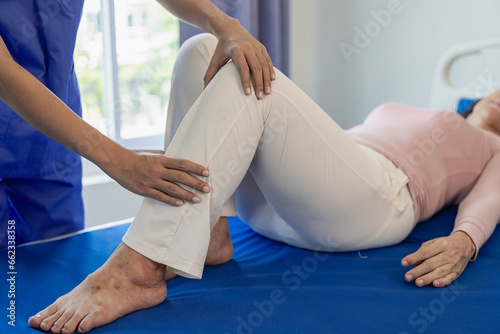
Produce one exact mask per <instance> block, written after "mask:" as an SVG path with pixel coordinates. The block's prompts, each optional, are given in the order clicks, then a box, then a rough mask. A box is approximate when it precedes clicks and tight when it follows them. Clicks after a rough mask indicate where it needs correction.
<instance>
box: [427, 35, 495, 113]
mask: <svg viewBox="0 0 500 334" xmlns="http://www.w3.org/2000/svg"><path fill="white" fill-rule="evenodd" d="M477 53H480V54H482V55H483V56H484V58H485V60H486V62H485V65H484V67H483V68H482V70H481V71H480V72H479V73H478V75H477V77H476V78H475V79H474V80H472V81H470V82H469V83H467V84H465V85H464V86H461V87H456V86H454V85H453V83H452V80H451V79H450V75H451V70H452V66H453V64H454V63H455V62H456V61H457V60H459V59H460V58H461V57H462V56H466V55H472V54H477ZM435 73H436V74H435V77H434V82H433V87H432V92H431V97H430V101H429V107H430V108H435V109H450V108H451V107H456V105H457V103H458V101H459V100H460V99H461V98H470V99H479V98H481V97H484V96H486V95H488V94H490V93H492V92H493V91H495V90H497V89H500V39H491V40H483V41H476V42H472V43H468V44H462V45H458V46H456V47H454V48H452V49H450V50H449V51H448V52H446V53H445V54H444V55H443V56H442V57H441V59H440V61H439V63H438V66H437V69H436V72H435Z"/></svg>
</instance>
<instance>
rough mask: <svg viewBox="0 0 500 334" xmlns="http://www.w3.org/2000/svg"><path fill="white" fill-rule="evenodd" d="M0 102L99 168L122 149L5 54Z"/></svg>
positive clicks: (0, 57)
mask: <svg viewBox="0 0 500 334" xmlns="http://www.w3.org/2000/svg"><path fill="white" fill-rule="evenodd" d="M1 44H2V43H0V51H4V50H1ZM0 99H1V100H3V101H4V102H5V103H6V104H7V105H9V106H10V107H11V108H12V109H13V110H14V111H15V112H16V113H17V114H19V116H21V117H22V118H23V119H24V120H26V121H27V122H28V123H29V124H31V125H32V126H33V127H35V128H36V129H37V130H39V131H40V132H42V133H43V134H45V135H46V136H48V137H50V138H52V139H54V140H55V141H57V142H59V143H60V144H62V145H64V146H66V147H68V148H69V149H71V150H73V151H74V152H76V153H78V154H80V155H82V156H83V157H85V158H87V159H89V160H90V161H92V162H94V163H95V164H96V165H98V166H100V167H101V168H102V167H103V166H106V165H107V164H109V163H111V162H112V159H113V158H112V157H113V155H114V154H118V153H120V152H122V151H123V150H125V148H123V147H122V146H120V145H119V144H118V143H116V142H114V141H112V140H110V139H109V138H107V137H106V136H104V135H103V134H102V133H100V132H99V131H98V130H97V129H95V128H94V127H92V126H91V125H90V124H88V123H87V122H85V121H84V120H83V119H81V118H80V117H78V116H77V115H76V114H75V113H74V112H73V111H71V109H69V108H68V107H67V106H66V105H65V104H64V103H63V102H62V101H61V100H60V99H59V98H58V97H57V96H55V95H54V94H53V93H52V92H51V91H50V90H49V89H47V88H46V87H45V86H44V85H43V84H42V83H40V82H39V81H38V80H37V79H36V78H35V77H33V76H32V75H31V74H30V73H29V72H28V71H26V70H25V69H24V68H22V67H21V66H20V65H19V64H17V63H16V62H15V61H14V60H12V58H11V57H10V55H9V54H8V53H7V54H6V53H3V54H1V55H0Z"/></svg>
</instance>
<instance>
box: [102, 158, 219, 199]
mask: <svg viewBox="0 0 500 334" xmlns="http://www.w3.org/2000/svg"><path fill="white" fill-rule="evenodd" d="M163 154H164V152H163V151H156V150H138V151H132V150H127V149H126V150H124V151H122V152H120V154H118V155H117V156H115V157H114V158H115V159H114V160H115V161H114V163H113V165H111V166H106V168H103V170H104V171H105V172H106V173H107V174H108V175H109V176H111V177H112V178H113V179H115V180H116V181H117V182H118V183H119V184H120V185H121V186H123V187H124V188H126V189H128V190H130V191H132V192H134V193H136V194H138V195H141V196H146V197H151V198H153V199H156V200H158V201H161V202H164V203H167V204H170V205H174V206H180V205H182V204H183V201H189V202H193V203H197V202H199V201H200V199H199V197H198V196H196V195H195V194H194V193H192V192H191V191H189V190H186V189H184V188H183V187H181V186H179V185H177V184H180V185H186V186H189V187H191V188H193V189H196V190H198V191H200V192H204V193H206V192H209V190H210V187H209V186H208V184H207V183H205V182H203V181H202V180H200V179H198V178H197V177H195V176H193V175H191V174H190V173H193V174H196V175H200V176H208V170H207V169H206V168H205V167H203V166H201V165H198V164H196V163H194V162H191V161H188V160H183V159H174V158H169V157H166V156H164V155H163ZM101 168H102V167H101ZM204 173H205V174H204ZM205 187H206V188H205ZM204 188H205V189H204Z"/></svg>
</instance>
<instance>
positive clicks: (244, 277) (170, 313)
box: [0, 207, 500, 334]
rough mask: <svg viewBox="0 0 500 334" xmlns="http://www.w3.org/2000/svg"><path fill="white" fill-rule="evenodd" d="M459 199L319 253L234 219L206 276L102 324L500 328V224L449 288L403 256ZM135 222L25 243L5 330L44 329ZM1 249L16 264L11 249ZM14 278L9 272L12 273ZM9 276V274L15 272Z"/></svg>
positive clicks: (446, 221)
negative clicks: (392, 239) (410, 227)
mask: <svg viewBox="0 0 500 334" xmlns="http://www.w3.org/2000/svg"><path fill="white" fill-rule="evenodd" d="M455 214H456V208H454V207H452V208H447V209H445V210H443V211H442V212H440V213H439V214H437V215H436V216H435V217H433V218H432V219H431V220H429V221H428V222H425V223H422V224H419V225H418V226H417V227H416V229H415V230H414V231H413V232H412V233H411V235H410V236H409V237H408V238H407V239H406V240H405V241H404V242H403V243H401V244H399V245H396V246H392V247H386V248H380V249H374V250H367V251H362V252H348V253H333V254H328V253H314V252H311V251H306V250H302V249H298V248H294V247H290V246H287V245H285V244H282V243H279V242H275V241H272V240H269V239H266V238H264V237H261V236H259V235H257V234H256V233H254V232H253V231H252V230H251V229H250V228H249V227H247V226H246V225H245V224H244V223H243V222H241V221H240V220H238V219H236V218H233V219H230V230H231V235H232V238H233V242H234V246H235V253H234V257H233V260H231V261H230V262H229V263H227V264H224V265H221V266H217V267H208V268H206V269H205V272H204V275H203V279H202V280H191V279H185V278H182V277H179V278H175V279H173V280H172V281H169V282H168V283H167V287H168V296H167V300H166V301H165V302H163V303H162V304H160V305H159V306H157V307H154V308H150V309H147V310H142V311H138V312H135V313H133V314H130V315H128V316H126V317H124V318H121V319H119V320H117V321H115V322H114V323H112V324H109V325H107V326H104V327H101V328H97V329H95V330H93V331H92V333H96V334H99V333H106V334H107V333H120V334H123V333H131V334H132V333H133V334H137V333H204V334H205V333H223V334H226V333H227V334H233V333H245V334H249V333H396V334H403V333H453V334H457V333H467V334H470V333H500V315H499V314H500V286H499V283H500V276H499V274H498V272H499V271H500V232H499V231H498V230H497V231H496V232H495V233H494V234H493V236H492V237H491V239H490V240H489V241H488V242H487V243H486V245H485V246H484V247H483V248H482V249H481V251H480V254H479V257H478V258H477V260H476V261H475V262H472V263H470V264H469V265H468V267H467V269H466V270H465V272H464V273H463V274H462V276H461V277H460V278H459V279H458V280H457V281H456V282H455V283H453V284H452V285H451V286H449V287H446V288H433V287H423V288H417V287H416V286H415V285H414V284H412V283H407V282H406V281H405V280H404V273H405V272H406V271H407V269H406V268H403V267H402V266H401V265H400V261H401V259H402V258H403V257H404V256H405V255H407V254H409V253H411V252H414V251H415V250H417V249H418V247H419V246H420V244H421V243H422V242H424V241H426V240H429V239H431V238H434V237H439V236H445V235H448V234H449V232H450V231H451V230H452V227H453V221H454V217H455ZM127 227H128V224H122V225H118V226H113V227H109V228H106V229H101V230H95V231H91V232H86V233H83V234H79V235H75V236H72V237H68V238H65V239H62V240H58V241H52V242H48V243H43V244H36V245H31V246H26V247H19V248H17V250H16V268H15V269H16V272H17V274H16V275H15V325H16V326H15V327H12V326H10V325H8V321H10V319H9V318H8V317H6V316H5V315H8V314H9V312H10V311H9V310H7V308H8V307H9V302H10V301H11V300H14V299H13V298H8V291H9V284H7V285H2V286H5V287H4V288H2V292H1V295H2V296H1V298H0V301H1V303H2V304H1V309H3V310H4V312H5V315H4V316H3V317H2V320H1V322H0V333H36V332H37V331H35V330H33V329H31V328H29V326H28V324H27V321H28V317H29V316H31V315H33V314H35V313H36V312H37V311H39V310H41V309H43V308H44V307H46V306H47V305H49V304H50V303H52V302H53V301H54V300H55V299H56V298H57V297H59V296H60V295H62V294H65V293H67V292H68V291H70V290H71V289H72V288H73V287H75V286H76V285H77V284H79V283H80V282H81V281H82V280H83V279H84V278H85V277H86V276H87V275H88V274H90V273H91V272H93V271H94V270H96V269H97V268H98V267H100V266H101V265H102V264H103V263H104V262H105V261H106V259H107V258H108V257H109V255H110V254H111V253H112V252H113V250H114V249H115V247H116V246H117V245H118V244H119V243H120V240H121V237H122V236H123V234H124V233H125V231H126V229H127ZM0 253H1V256H0V258H1V259H3V260H2V261H3V262H4V263H5V266H4V268H6V269H4V275H5V276H6V278H9V275H7V272H8V271H9V269H8V268H7V251H6V250H2V251H1V252H0ZM2 281H3V282H4V284H5V282H6V279H3V280H2ZM7 283H8V282H7Z"/></svg>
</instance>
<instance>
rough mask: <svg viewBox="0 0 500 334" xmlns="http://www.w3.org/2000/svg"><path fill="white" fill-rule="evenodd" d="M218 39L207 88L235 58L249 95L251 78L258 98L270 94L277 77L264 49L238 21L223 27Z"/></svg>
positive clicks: (242, 81)
mask: <svg viewBox="0 0 500 334" xmlns="http://www.w3.org/2000/svg"><path fill="white" fill-rule="evenodd" d="M217 38H218V39H219V42H218V43H217V47H216V49H215V52H214V54H213V56H212V59H211V61H210V64H209V66H208V70H207V72H206V74H205V77H204V82H205V87H206V86H207V85H208V84H209V83H210V81H211V80H212V79H213V78H214V76H215V75H216V74H217V72H218V71H219V70H220V69H221V68H222V66H224V65H225V64H226V63H227V62H228V61H229V60H230V59H232V60H233V62H234V64H235V65H236V68H237V69H238V72H239V74H240V79H241V84H242V86H243V91H244V92H245V94H246V95H250V94H251V93H252V90H251V79H250V75H251V76H252V78H253V84H254V89H255V95H256V96H257V98H258V99H262V98H264V94H271V81H272V80H274V79H275V78H276V74H275V72H274V67H273V63H272V61H271V57H269V54H268V53H267V50H266V48H265V46H264V45H262V44H261V43H260V42H259V41H257V40H256V39H255V38H254V37H253V36H252V35H251V34H250V33H249V32H248V31H246V30H245V28H243V27H242V26H241V24H240V23H239V21H238V20H236V19H232V20H231V21H229V22H227V23H225V24H224V25H223V26H221V27H220V28H219V29H218V33H217Z"/></svg>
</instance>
